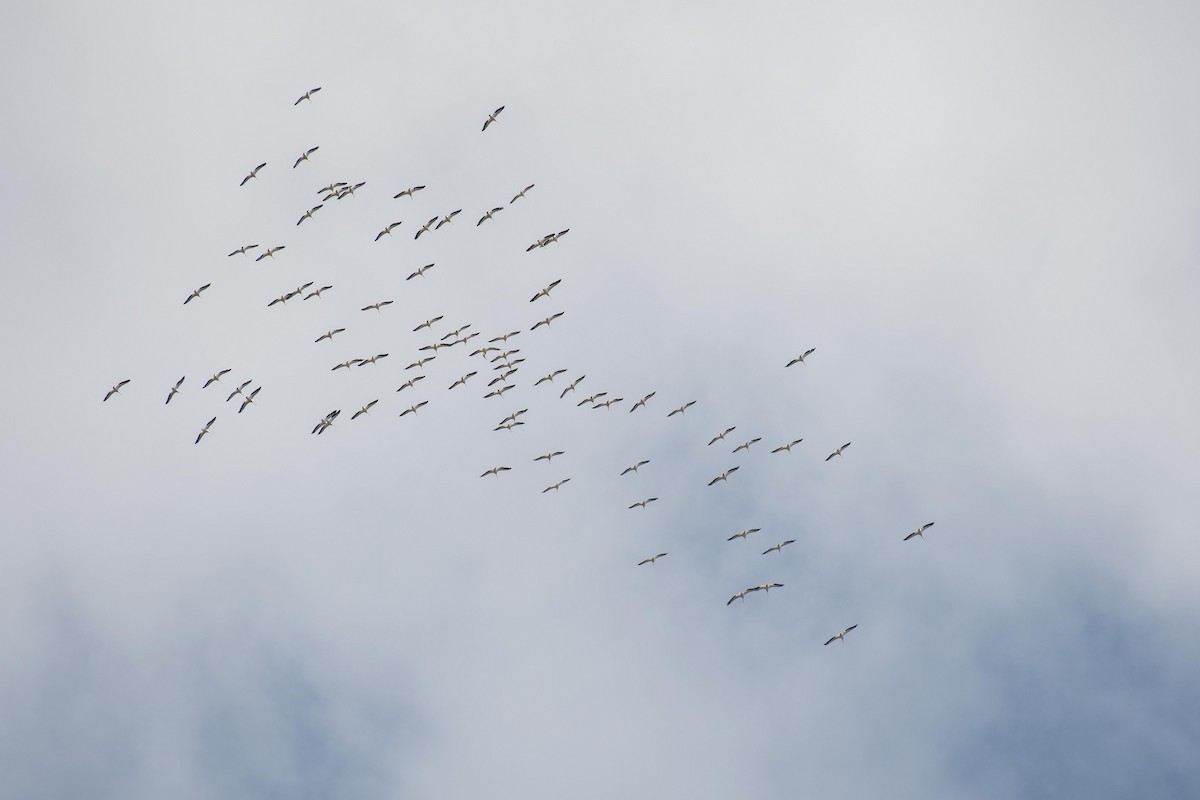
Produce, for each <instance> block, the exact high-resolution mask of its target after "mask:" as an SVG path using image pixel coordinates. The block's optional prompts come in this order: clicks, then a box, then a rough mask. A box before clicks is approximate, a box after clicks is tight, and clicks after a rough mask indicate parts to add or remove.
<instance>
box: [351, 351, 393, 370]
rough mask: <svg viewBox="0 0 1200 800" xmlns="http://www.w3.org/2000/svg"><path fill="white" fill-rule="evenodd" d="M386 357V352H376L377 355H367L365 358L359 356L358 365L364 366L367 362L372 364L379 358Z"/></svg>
mask: <svg viewBox="0 0 1200 800" xmlns="http://www.w3.org/2000/svg"><path fill="white" fill-rule="evenodd" d="M387 357H388V354H387V353H378V354H377V355H373V356H367V357H366V358H360V359H358V366H360V367H365V366H366V365H367V364H374V363H375V362H376V361H378V360H379V359H381V358H387Z"/></svg>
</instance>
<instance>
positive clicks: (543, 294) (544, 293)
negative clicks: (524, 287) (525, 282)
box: [529, 278, 562, 303]
mask: <svg viewBox="0 0 1200 800" xmlns="http://www.w3.org/2000/svg"><path fill="white" fill-rule="evenodd" d="M560 283H562V278H559V279H558V280H556V281H554V282H553V283H551V284H550V285H549V286H547V287H546V288H545V289H542V290H541V291H540V292H538V293H537V294H535V295H534V296H533V297H531V298H529V302H531V303H532V302H533V301H534V300H537V299H538V298H539V297H549V296H550V290H551V289H553V288H554V287H555V286H558V285H559V284H560Z"/></svg>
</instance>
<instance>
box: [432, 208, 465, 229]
mask: <svg viewBox="0 0 1200 800" xmlns="http://www.w3.org/2000/svg"><path fill="white" fill-rule="evenodd" d="M461 213H462V209H461V208H460V209H458V210H457V211H451V212H450V213H449V214H447V215H446V216H444V217H442V218H441V220H439V221H438V224H437V225H434V226H433V229H434V230H435V231H436V230H440V229H441V227H442V226H443V225H449V224H450V222H451V221H452V220H453V219H454V218H455V217H457V216H458V215H459V214H461Z"/></svg>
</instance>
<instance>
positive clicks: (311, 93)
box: [292, 86, 321, 106]
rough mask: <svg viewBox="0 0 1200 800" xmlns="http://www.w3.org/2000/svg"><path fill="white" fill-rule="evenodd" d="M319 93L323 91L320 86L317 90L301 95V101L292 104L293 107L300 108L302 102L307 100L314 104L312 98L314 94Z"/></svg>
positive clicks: (310, 90)
mask: <svg viewBox="0 0 1200 800" xmlns="http://www.w3.org/2000/svg"><path fill="white" fill-rule="evenodd" d="M319 91H321V87H320V86H318V87H317V88H315V89H309V90H308V91H307V92H305V93H304V94H302V95H300V99H299V100H297V101H296V102H295V103H292V105H293V106H298V105H300V104H301V103H302V102H304V101H305V100H307V101H308V102H310V103H311V102H312V96H313V95H314V94H316V93H317V92H319Z"/></svg>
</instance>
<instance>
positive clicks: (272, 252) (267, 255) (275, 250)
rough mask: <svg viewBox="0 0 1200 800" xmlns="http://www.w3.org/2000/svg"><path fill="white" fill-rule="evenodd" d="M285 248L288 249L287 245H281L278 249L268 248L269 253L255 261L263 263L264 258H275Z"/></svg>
mask: <svg viewBox="0 0 1200 800" xmlns="http://www.w3.org/2000/svg"><path fill="white" fill-rule="evenodd" d="M285 247H287V245H285V244H281V245H279V246H278V247H268V248H267V252H265V253H263V254H262V255H260V256H259V257H258V258H256V259H254V260H255V261H262V260H263V259H264V258H268V257H270V258H274V257H275V254H276V253H278V252H279V251H280V250H282V249H283V248H285Z"/></svg>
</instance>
